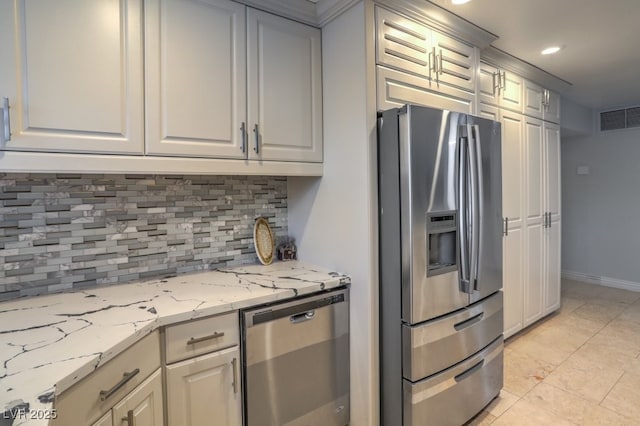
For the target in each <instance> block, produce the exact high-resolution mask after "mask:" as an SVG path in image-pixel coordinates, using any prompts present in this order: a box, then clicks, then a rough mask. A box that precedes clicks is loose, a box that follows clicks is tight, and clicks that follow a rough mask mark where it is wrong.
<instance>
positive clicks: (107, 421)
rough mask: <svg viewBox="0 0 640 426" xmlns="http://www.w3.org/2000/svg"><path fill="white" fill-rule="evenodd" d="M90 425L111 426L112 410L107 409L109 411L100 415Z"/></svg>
mask: <svg viewBox="0 0 640 426" xmlns="http://www.w3.org/2000/svg"><path fill="white" fill-rule="evenodd" d="M91 426H113V412H112V411H111V410H109V412H107V413H106V414H105V415H104V416H102V417H100V420H98V421H96V422H95V423H93V424H92V425H91Z"/></svg>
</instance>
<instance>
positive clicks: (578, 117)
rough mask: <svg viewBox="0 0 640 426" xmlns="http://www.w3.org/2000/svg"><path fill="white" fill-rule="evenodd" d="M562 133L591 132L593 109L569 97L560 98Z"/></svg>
mask: <svg viewBox="0 0 640 426" xmlns="http://www.w3.org/2000/svg"><path fill="white" fill-rule="evenodd" d="M560 108H561V111H560V113H561V116H562V135H563V136H567V135H571V136H586V135H589V134H591V133H593V111H592V110H591V108H587V107H585V106H582V105H580V104H577V103H575V102H573V101H571V100H570V99H567V98H562V102H561V104H560Z"/></svg>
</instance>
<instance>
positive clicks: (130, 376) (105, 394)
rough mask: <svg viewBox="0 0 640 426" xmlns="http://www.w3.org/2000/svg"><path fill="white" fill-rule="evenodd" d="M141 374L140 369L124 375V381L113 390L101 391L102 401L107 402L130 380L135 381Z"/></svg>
mask: <svg viewBox="0 0 640 426" xmlns="http://www.w3.org/2000/svg"><path fill="white" fill-rule="evenodd" d="M139 372H140V369H139V368H136V369H135V370H133V371H132V372H130V373H124V374H123V375H122V380H120V381H119V382H118V383H116V384H115V385H114V386H113V387H112V388H111V389H109V390H103V391H100V401H106V400H107V399H109V398H111V396H112V395H113V394H114V393H116V392H118V391H119V390H120V389H121V388H122V387H123V386H124V385H126V384H127V383H128V382H129V380H131V379H133V378H134V377H135V376H136V374H138V373H139Z"/></svg>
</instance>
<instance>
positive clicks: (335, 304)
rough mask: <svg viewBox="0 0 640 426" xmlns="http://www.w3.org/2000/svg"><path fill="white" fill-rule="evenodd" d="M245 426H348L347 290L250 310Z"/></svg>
mask: <svg viewBox="0 0 640 426" xmlns="http://www.w3.org/2000/svg"><path fill="white" fill-rule="evenodd" d="M243 323H244V333H243V339H244V360H243V361H244V368H245V370H244V381H245V420H246V424H247V425H248V426H283V425H287V426H316V425H317V426H344V425H347V424H349V411H350V410H349V291H348V289H340V290H338V291H328V292H324V293H321V294H316V295H313V296H310V297H305V298H300V299H297V300H294V301H292V302H287V303H280V304H274V305H270V306H263V307H260V308H256V309H252V310H248V311H245V312H244V315H243Z"/></svg>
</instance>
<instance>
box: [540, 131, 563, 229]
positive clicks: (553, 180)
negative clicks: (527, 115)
mask: <svg viewBox="0 0 640 426" xmlns="http://www.w3.org/2000/svg"><path fill="white" fill-rule="evenodd" d="M544 139H545V163H546V182H545V187H546V204H547V208H546V211H548V212H551V215H552V217H553V218H554V219H556V218H559V216H560V206H561V199H560V197H561V193H560V166H561V165H560V126H558V125H556V124H552V123H544Z"/></svg>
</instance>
